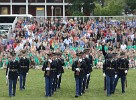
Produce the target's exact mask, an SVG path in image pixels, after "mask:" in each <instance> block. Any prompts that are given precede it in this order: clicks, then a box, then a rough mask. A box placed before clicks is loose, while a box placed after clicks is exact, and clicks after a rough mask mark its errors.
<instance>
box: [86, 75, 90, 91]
mask: <svg viewBox="0 0 136 100" xmlns="http://www.w3.org/2000/svg"><path fill="white" fill-rule="evenodd" d="M89 82H90V74H89V76H88V77H87V82H86V89H88V86H89Z"/></svg>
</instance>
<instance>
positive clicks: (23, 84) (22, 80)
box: [20, 73, 26, 90]
mask: <svg viewBox="0 0 136 100" xmlns="http://www.w3.org/2000/svg"><path fill="white" fill-rule="evenodd" d="M25 82H26V73H25V74H20V90H22V89H23V88H25Z"/></svg>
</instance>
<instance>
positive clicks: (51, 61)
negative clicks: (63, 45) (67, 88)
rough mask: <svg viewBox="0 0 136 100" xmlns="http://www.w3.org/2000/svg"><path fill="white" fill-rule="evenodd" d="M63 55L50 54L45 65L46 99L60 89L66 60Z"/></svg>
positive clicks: (43, 68)
mask: <svg viewBox="0 0 136 100" xmlns="http://www.w3.org/2000/svg"><path fill="white" fill-rule="evenodd" d="M61 55H62V54H61V53H50V54H48V58H47V59H46V60H45V62H44V64H43V67H42V71H45V73H44V77H45V96H46V97H51V96H52V95H53V94H54V92H55V91H56V90H57V89H60V85H61V77H62V74H63V73H64V69H63V66H64V59H63V58H62V57H61Z"/></svg>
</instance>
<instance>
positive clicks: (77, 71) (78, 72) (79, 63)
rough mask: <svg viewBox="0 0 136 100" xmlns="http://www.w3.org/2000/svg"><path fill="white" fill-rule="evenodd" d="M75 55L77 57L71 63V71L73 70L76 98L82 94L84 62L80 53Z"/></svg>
mask: <svg viewBox="0 0 136 100" xmlns="http://www.w3.org/2000/svg"><path fill="white" fill-rule="evenodd" d="M77 56H78V59H77V60H76V61H74V62H73V64H72V71H74V76H75V81H76V95H75V97H76V98H77V97H79V96H81V95H82V83H83V78H84V72H85V66H86V65H85V62H84V61H83V60H82V53H78V54H77Z"/></svg>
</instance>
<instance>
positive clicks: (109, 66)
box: [103, 54, 116, 96]
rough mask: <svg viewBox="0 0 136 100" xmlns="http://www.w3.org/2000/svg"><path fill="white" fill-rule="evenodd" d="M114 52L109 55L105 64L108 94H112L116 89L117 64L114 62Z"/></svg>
mask: <svg viewBox="0 0 136 100" xmlns="http://www.w3.org/2000/svg"><path fill="white" fill-rule="evenodd" d="M112 56H113V55H112V54H108V55H107V59H106V60H105V63H104V65H103V76H104V77H106V87H107V88H106V89H107V96H110V95H111V93H113V90H114V84H113V82H114V77H115V69H116V68H115V67H116V66H115V65H114V62H112Z"/></svg>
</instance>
